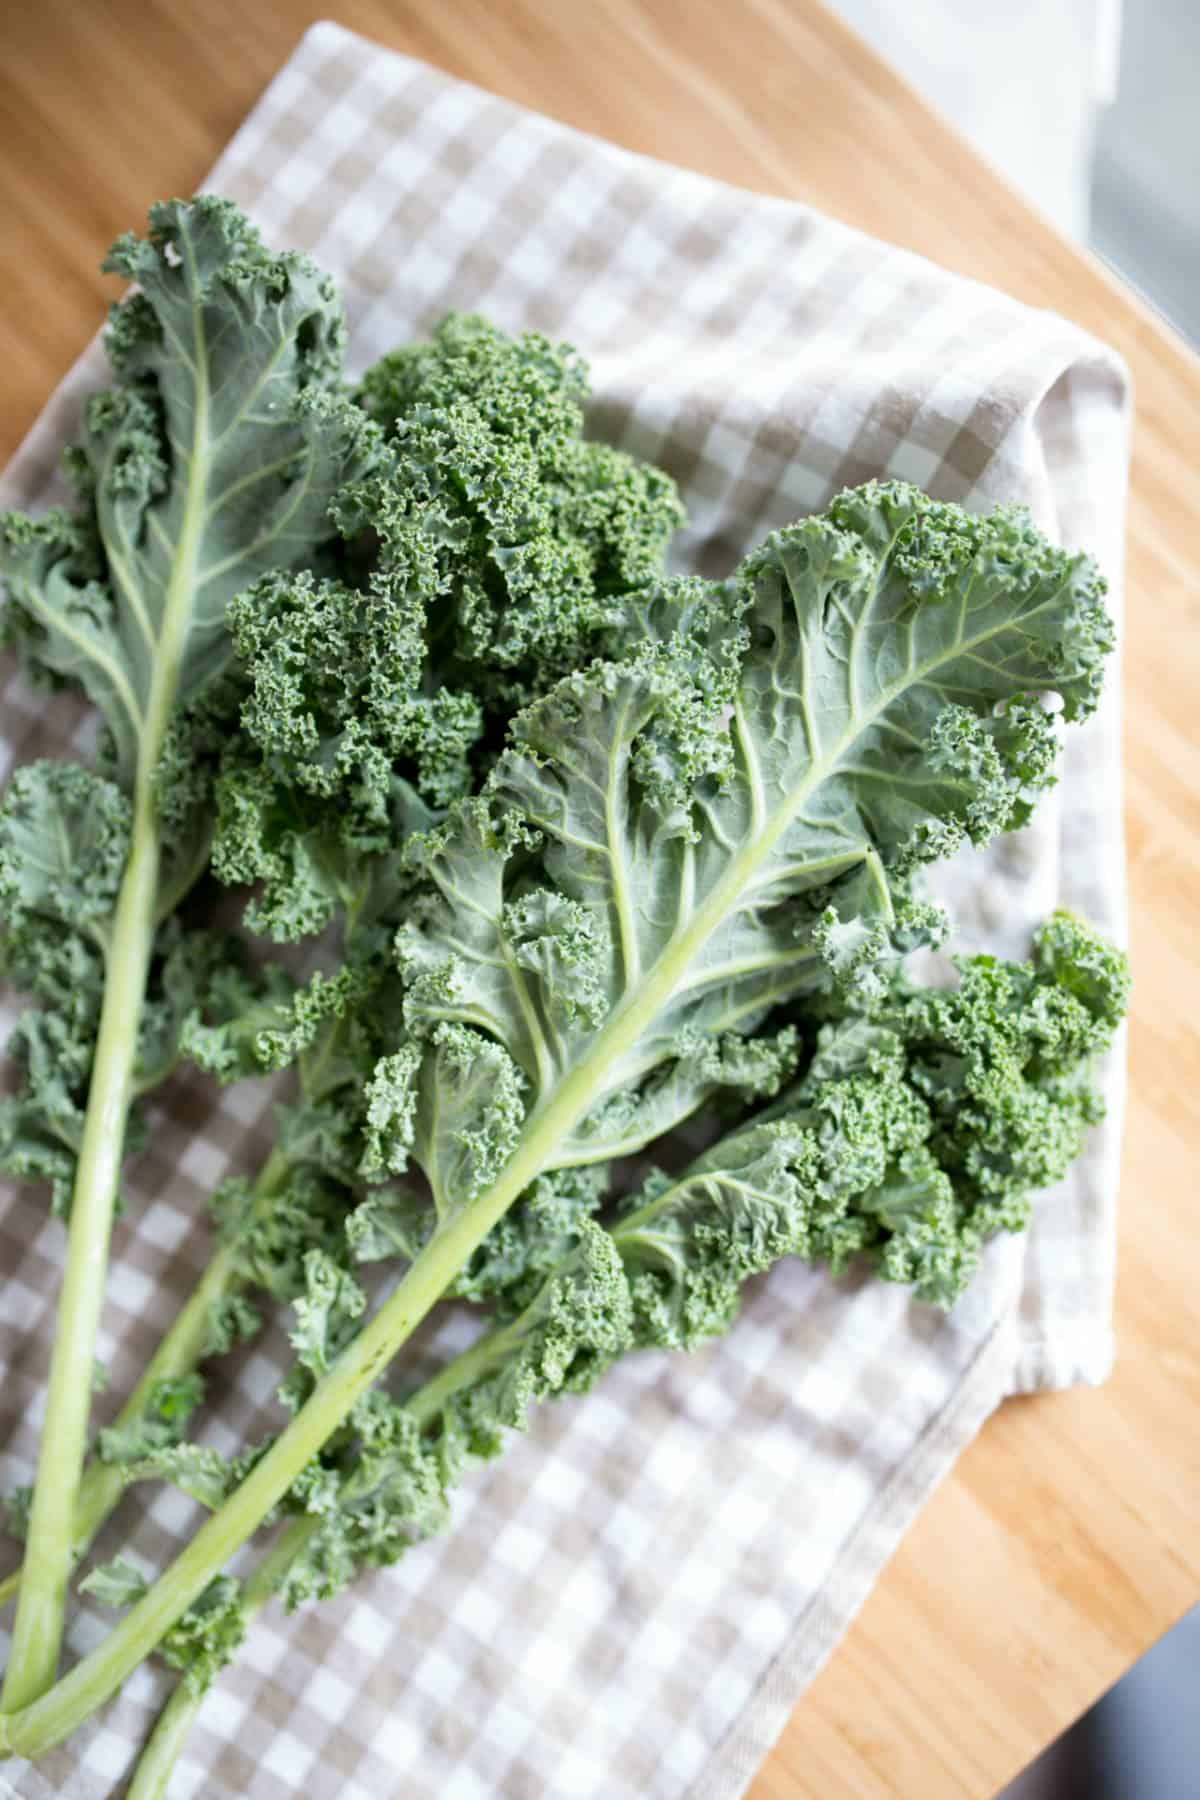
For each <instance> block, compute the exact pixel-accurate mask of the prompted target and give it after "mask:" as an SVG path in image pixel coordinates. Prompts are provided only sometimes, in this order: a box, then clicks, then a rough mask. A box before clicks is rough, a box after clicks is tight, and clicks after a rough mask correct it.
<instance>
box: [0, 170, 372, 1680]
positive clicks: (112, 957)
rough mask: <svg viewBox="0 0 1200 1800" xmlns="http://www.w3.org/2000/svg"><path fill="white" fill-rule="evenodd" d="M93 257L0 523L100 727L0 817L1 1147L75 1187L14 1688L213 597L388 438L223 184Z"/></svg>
mask: <svg viewBox="0 0 1200 1800" xmlns="http://www.w3.org/2000/svg"><path fill="white" fill-rule="evenodd" d="M105 266H106V268H108V269H110V270H111V271H112V272H114V273H116V274H120V275H124V276H126V277H128V278H130V279H132V280H135V281H136V282H137V284H138V291H137V292H136V293H135V294H134V295H133V296H132V297H131V298H129V299H128V300H126V301H125V302H124V303H123V305H121V306H120V307H118V308H116V309H115V311H114V313H113V317H112V323H111V326H110V330H109V333H108V340H107V347H108V352H109V358H110V361H111V363H112V367H113V372H114V375H115V378H116V379H115V385H114V386H113V387H112V388H110V389H109V390H107V391H106V392H104V393H101V394H97V395H94V396H93V397H92V399H91V400H90V401H89V402H88V404H87V407H86V409H85V415H84V422H83V437H82V440H81V442H80V443H79V445H78V446H77V447H76V448H75V449H74V451H73V452H72V455H71V460H70V467H71V472H72V475H73V477H74V479H75V484H76V487H77V490H78V492H79V495H80V500H81V505H80V509H79V511H78V512H76V513H67V512H64V511H61V510H60V511H56V512H51V513H49V514H48V515H47V516H46V517H45V518H42V519H31V518H27V517H24V516H22V515H17V514H11V515H8V516H7V517H6V518H5V519H4V520H3V521H2V522H0V577H2V578H3V582H4V585H5V588H6V591H7V607H6V611H5V614H4V627H5V632H6V635H7V636H8V638H9V639H11V640H13V641H15V642H16V643H17V644H18V646H19V648H20V650H21V652H22V654H23V656H24V660H25V663H26V667H27V668H28V670H29V671H30V673H31V675H32V676H33V677H34V678H35V679H40V680H42V681H43V682H44V683H47V684H48V685H50V686H51V687H56V686H61V685H63V684H68V683H69V684H72V685H75V686H77V687H79V688H81V689H82V691H83V692H84V694H85V695H86V696H87V698H88V699H89V700H90V701H91V702H92V703H93V705H94V706H95V707H96V709H97V710H98V712H99V715H100V718H101V720H102V723H103V728H104V758H103V760H104V774H103V776H98V775H95V774H92V773H91V772H89V771H86V770H83V769H71V768H69V767H66V766H64V767H60V768H57V769H54V768H50V767H48V766H46V765H37V766H35V767H34V768H32V769H30V770H27V771H24V772H22V773H21V774H20V775H18V777H17V780H16V781H15V782H14V783H13V784H12V785H11V786H10V789H9V793H8V795H7V796H6V800H5V803H4V807H3V817H2V819H0V893H2V894H3V897H4V901H5V903H6V916H7V917H8V920H9V924H8V930H7V937H8V948H7V951H6V956H7V961H8V966H9V969H10V970H11V971H12V972H13V973H14V974H16V975H17V976H18V978H22V977H24V978H25V979H27V980H29V981H30V985H32V986H33V988H34V991H35V992H36V993H38V995H39V997H40V998H42V999H43V1001H45V1002H46V1003H47V1011H46V1014H45V1017H44V1023H43V1024H42V1025H41V1026H35V1025H33V1024H31V1023H30V1022H28V1021H27V1022H26V1023H25V1024H24V1026H23V1027H22V1031H21V1038H20V1046H19V1051H20V1054H21V1055H22V1057H23V1060H24V1061H25V1063H26V1067H27V1069H28V1073H29V1079H28V1082H27V1085H26V1089H25V1092H24V1094H23V1095H22V1096H19V1097H18V1099H17V1101H16V1103H15V1104H10V1105H9V1106H8V1107H6V1110H5V1116H4V1118H3V1120H2V1121H0V1153H2V1154H3V1155H4V1158H5V1161H6V1162H7V1164H8V1166H9V1167H11V1168H13V1169H15V1170H16V1171H17V1172H20V1173H23V1174H42V1175H45V1176H47V1177H48V1178H49V1179H50V1181H51V1183H52V1186H53V1189H54V1193H55V1197H56V1201H57V1202H58V1204H59V1205H60V1206H65V1203H66V1197H67V1193H68V1190H69V1189H71V1190H73V1193H72V1199H71V1220H70V1239H69V1249H68V1257H67V1266H66V1273H65V1278H64V1285H63V1293H62V1303H61V1310H60V1330H59V1334H58V1337H57V1339H56V1343H55V1351H54V1358H53V1363H52V1368H51V1376H50V1393H49V1401H48V1407H47V1416H46V1425H45V1429H44V1432H43V1438H42V1449H41V1454H40V1459H39V1479H38V1482H37V1486H36V1490H35V1498H34V1503H33V1508H32V1512H31V1516H30V1525H29V1546H30V1565H29V1566H30V1569H31V1571H33V1572H34V1574H33V1578H32V1579H30V1580H27V1581H26V1582H24V1583H23V1584H22V1589H21V1601H20V1607H19V1610H18V1614H17V1622H16V1627H15V1633H16V1635H15V1641H14V1652H13V1658H12V1661H11V1663H10V1665H9V1671H8V1677H7V1681H6V1685H5V1690H4V1693H5V1703H6V1704H11V1705H16V1704H21V1703H23V1702H25V1701H28V1700H30V1699H32V1698H33V1697H34V1696H36V1695H37V1694H38V1693H40V1692H41V1691H42V1690H43V1689H44V1688H45V1687H47V1686H48V1685H49V1683H50V1682H51V1681H52V1680H53V1676H54V1672H55V1668H56V1666H57V1661H58V1653H59V1645H60V1641H61V1636H62V1616H63V1598H64V1593H65V1587H66V1578H67V1574H68V1571H69V1567H70V1555H71V1521H72V1513H73V1510H74V1506H75V1501H76V1490H77V1487H78V1482H79V1473H80V1467H81V1464H82V1460H83V1452H84V1441H85V1435H86V1429H87V1395H88V1384H87V1378H86V1371H87V1370H88V1369H90V1367H91V1362H92V1356H93V1349H94V1344H95V1337H96V1329H97V1324H98V1318H99V1309H100V1301H101V1296H102V1293H103V1286H104V1272H105V1266H106V1260H107V1248H108V1240H109V1234H110V1230H111V1224H112V1216H113V1208H114V1204H115V1200H116V1192H117V1182H118V1176H119V1170H120V1166H121V1162H122V1159H123V1156H124V1154H125V1149H126V1121H127V1118H128V1115H129V1110H130V1106H131V1103H132V1101H133V1098H134V1096H135V1091H136V1087H137V1063H138V1055H139V1047H140V1023H141V1018H142V1010H143V1005H144V1004H145V1003H146V1002H147V1000H148V999H149V1000H150V1001H151V1004H153V997H152V995H151V994H150V993H149V992H148V989H149V984H150V983H151V981H152V979H153V972H154V967H155V964H156V960H157V959H158V956H159V949H158V945H157V941H156V938H157V933H158V930H159V928H160V927H161V925H162V923H163V920H164V919H166V918H168V917H169V916H170V914H171V913H172V912H173V911H174V909H175V907H176V906H177V905H178V903H179V901H180V900H181V899H182V898H183V896H184V894H185V893H186V892H187V890H188V889H189V887H190V886H191V885H192V884H193V883H194V881H195V880H196V878H197V877H198V876H199V874H200V873H201V872H202V870H203V868H204V865H205V862H206V860H207V845H208V835H209V823H210V822H209V821H208V820H207V819H206V818H205V817H204V816H203V808H202V807H201V806H199V805H198V802H199V801H200V800H202V798H203V796H204V793H205V791H206V784H205V782H204V781H200V782H197V780H196V779H195V777H194V775H193V774H192V773H191V772H190V769H189V768H188V765H189V763H190V761H191V758H189V756H188V754H187V753H186V752H185V751H184V750H183V748H182V746H183V743H184V742H185V741H187V740H189V739H194V741H195V744H196V747H197V748H200V747H201V741H202V740H205V734H206V733H207V738H208V739H211V736H212V725H211V721H208V722H207V723H205V724H204V725H203V727H202V726H201V723H200V721H201V720H202V718H203V714H204V708H205V701H206V696H209V695H211V693H212V692H213V690H214V689H215V687H216V686H217V685H218V684H219V683H220V681H221V677H222V673H223V671H224V669H225V667H226V665H227V663H228V660H229V657H230V655H231V653H232V641H231V638H230V635H229V632H228V631H227V629H226V625H225V611H226V607H227V605H228V603H229V601H230V600H231V599H232V597H233V596H234V595H235V594H236V593H237V592H238V591H239V590H240V589H242V588H244V587H245V586H246V584H247V583H248V582H250V581H251V580H253V579H254V577H255V576H257V575H259V574H263V573H265V572H266V571H268V570H271V569H280V568H282V569H289V570H290V569H295V568H302V567H306V566H308V565H310V564H311V563H312V562H313V561H314V559H315V558H316V557H317V555H318V553H319V550H320V546H321V544H322V542H323V541H324V540H327V539H328V538H329V537H330V536H331V535H332V527H331V524H330V522H329V511H330V506H331V503H332V500H333V497H334V495H335V493H336V492H337V491H338V489H339V488H340V487H341V486H343V485H344V484H345V483H346V482H347V481H348V480H350V479H351V478H352V477H355V476H361V475H362V474H364V473H365V472H366V470H367V469H368V468H369V466H370V464H371V462H372V461H373V459H374V458H375V456H376V455H377V454H378V439H379V434H378V431H377V430H376V428H375V427H374V426H373V425H372V424H371V422H370V421H369V420H368V419H367V418H366V416H365V414H364V413H363V411H362V410H361V409H360V408H358V407H355V406H353V405H352V404H351V403H350V402H349V401H348V399H346V398H345V397H344V396H343V395H342V393H341V392H340V383H341V359H342V352H343V347H344V339H345V328H344V324H343V320H342V313H341V307H340V303H339V301H338V299H337V296H336V294H335V293H334V290H333V287H332V284H331V283H330V282H329V280H328V278H327V277H326V276H324V275H322V274H321V273H320V272H319V271H318V270H317V269H315V268H314V267H313V266H312V265H311V264H310V263H308V262H306V261H305V260H304V259H303V258H302V257H297V256H273V255H271V254H270V253H269V252H268V251H267V250H266V249H265V248H264V247H263V245H262V243H261V242H260V241H259V239H258V237H257V235H256V233H255V232H254V230H253V228H252V227H251V226H250V225H249V224H248V223H247V221H246V220H245V219H244V218H243V217H242V215H241V214H240V213H238V212H237V210H236V209H235V208H234V207H232V206H231V205H230V204H229V203H228V202H226V201H221V200H213V199H200V200H196V201H193V202H191V203H184V202H181V201H172V202H169V203H167V204H165V205H161V206H158V207H155V208H154V210H153V212H152V213H151V230H150V235H149V237H148V238H147V239H145V240H141V239H137V238H134V237H132V236H131V237H126V238H122V239H121V241H120V242H119V243H118V244H117V245H116V246H115V247H114V249H113V251H112V254H111V256H110V258H109V260H108V262H107V263H106V265H105ZM183 770H188V772H187V773H186V774H185V775H184V776H183V788H182V790H176V791H175V792H173V793H172V792H170V788H171V775H172V773H173V772H174V773H179V772H180V771H183ZM64 934H65V937H64ZM71 958H73V959H74V962H75V964H76V965H77V966H78V965H86V976H87V979H86V984H85V988H84V992H83V994H82V995H81V996H80V997H79V998H77V999H76V1000H75V1001H74V1003H71V1002H70V1001H69V1000H68V999H65V998H64V996H63V994H62V992H61V990H62V986H63V975H64V972H65V968H66V965H67V962H68V960H69V959H71ZM80 972H81V973H82V972H84V971H83V970H82V969H80ZM48 990H49V991H48ZM47 1052H53V1054H52V1055H51V1054H47ZM168 1060H169V1058H168ZM54 1065H57V1070H58V1072H57V1074H54V1073H51V1072H49V1071H50V1070H51V1069H52V1068H53V1066H54Z"/></svg>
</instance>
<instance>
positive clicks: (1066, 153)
mask: <svg viewBox="0 0 1200 1800" xmlns="http://www.w3.org/2000/svg"><path fill="white" fill-rule="evenodd" d="M831 4H832V5H833V7H834V10H835V11H836V12H839V13H840V14H841V15H842V17H843V18H844V19H845V20H846V22H847V24H849V25H852V26H853V27H854V29H855V30H856V31H857V32H858V33H859V34H860V36H862V37H864V38H865V39H866V40H867V42H868V43H869V44H871V45H872V47H873V48H874V49H875V50H876V51H877V53H878V54H879V55H880V56H882V57H884V59H885V60H886V61H887V62H889V63H891V64H892V66H893V68H895V69H896V70H897V72H898V73H899V74H900V75H902V76H903V77H904V79H905V80H906V81H907V82H909V84H910V85H911V86H912V87H914V88H915V89H916V90H917V92H918V93H919V94H920V95H921V97H922V99H924V100H926V101H927V102H928V103H929V105H930V106H932V107H933V109H934V110H935V111H936V112H938V113H940V114H941V116H942V117H943V118H944V119H946V120H948V121H949V123H950V124H951V125H954V126H955V127H956V128H957V129H958V130H959V131H961V132H962V134H963V136H964V137H966V138H967V139H969V140H970V142H971V144H972V145H973V146H974V148H975V149H976V150H978V151H979V153H980V155H981V156H983V157H985V158H986V159H987V161H988V162H990V163H991V164H992V166H993V167H994V168H996V169H998V170H999V171H1000V173H1001V174H1002V175H1004V176H1006V177H1007V179H1008V180H1009V181H1011V182H1012V183H1013V185H1014V186H1015V187H1017V188H1019V189H1020V191H1021V193H1022V194H1023V195H1024V196H1025V198H1026V199H1027V200H1029V201H1031V202H1032V203H1033V205H1035V206H1036V207H1037V208H1038V210H1039V211H1040V212H1042V213H1044V214H1045V215H1046V216H1047V217H1048V218H1050V219H1051V220H1052V221H1053V222H1054V224H1056V225H1057V226H1058V227H1059V229H1060V230H1061V231H1065V232H1067V233H1069V234H1070V236H1072V237H1079V238H1082V237H1085V236H1086V235H1087V226H1088V188H1089V185H1090V172H1091V159H1092V142H1093V134H1094V124H1095V114H1096V108H1097V106H1100V105H1104V104H1105V103H1106V102H1107V101H1108V100H1110V99H1111V97H1112V93H1113V91H1114V88H1115V75H1116V68H1117V63H1118V60H1119V46H1120V18H1121V0H1001V3H1000V4H995V3H993V4H990V5H985V4H980V0H974V3H973V4H970V3H969V4H967V5H964V4H963V3H962V0H905V4H902V5H899V6H898V5H897V4H896V0H831Z"/></svg>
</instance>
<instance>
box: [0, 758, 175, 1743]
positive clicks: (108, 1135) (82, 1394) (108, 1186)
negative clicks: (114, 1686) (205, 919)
mask: <svg viewBox="0 0 1200 1800" xmlns="http://www.w3.org/2000/svg"><path fill="white" fill-rule="evenodd" d="M138 786H139V789H142V788H143V787H146V788H148V786H149V784H148V782H143V781H141V780H139V783H138ZM158 867H159V837H158V826H157V822H156V819H155V816H154V802H153V795H152V794H151V793H150V792H149V791H147V792H143V793H139V796H138V799H137V801H135V810H134V830H133V840H132V844H131V846H130V853H129V861H128V863H127V864H126V868H125V874H124V877H123V878H122V882H121V889H120V893H119V895H118V898H117V907H116V913H115V916H114V919H113V931H112V940H111V950H110V953H109V959H108V969H107V975H106V980H105V988H104V1001H103V1005H102V1007H101V1012H100V1029H99V1034H98V1036H97V1039H96V1056H95V1061H94V1063H93V1065H92V1079H91V1085H90V1088H89V1091H88V1104H87V1114H86V1117H85V1120H84V1126H83V1136H82V1140H81V1143H80V1149H79V1164H78V1168H77V1171H76V1176H75V1185H74V1189H73V1192H72V1196H71V1215H70V1226H69V1230H68V1237H67V1265H66V1272H65V1275H64V1278H63V1285H62V1292H61V1295H60V1298H59V1305H58V1328H57V1334H56V1337H55V1341H54V1353H53V1357H52V1360H51V1364H50V1385H49V1392H48V1396H47V1401H46V1420H45V1424H44V1426H43V1428H42V1441H41V1449H40V1452H39V1457H38V1466H37V1480H36V1483H35V1486H34V1494H33V1505H32V1508H31V1510H30V1516H29V1537H28V1543H27V1546H26V1550H25V1564H24V1575H23V1577H22V1580H21V1593H20V1600H19V1603H18V1606H17V1618H16V1625H15V1628H14V1633H13V1645H12V1657H11V1660H10V1662H9V1666H8V1675H7V1678H6V1680H5V1683H4V1694H3V1704H4V1706H5V1707H6V1708H13V1709H17V1708H20V1707H22V1706H26V1705H28V1704H29V1703H30V1701H32V1700H36V1699H37V1697H38V1695H39V1694H41V1693H44V1692H45V1690H46V1689H47V1688H48V1687H49V1686H50V1684H51V1683H52V1682H53V1680H54V1676H55V1671H56V1669H57V1667H58V1657H59V1650H60V1648H61V1645H62V1634H63V1621H64V1614H65V1610H66V1598H67V1584H68V1581H69V1579H70V1574H71V1567H72V1561H73V1554H72V1543H73V1538H74V1519H75V1510H76V1504H77V1496H78V1492H79V1480H80V1474H81V1472H82V1469H83V1460H84V1453H85V1451H86V1448H87V1430H88V1411H89V1401H90V1398H91V1386H92V1367H93V1362H94V1359H95V1351H96V1336H97V1332H98V1330H99V1325H100V1310H101V1307H102V1305H103V1301H104V1287H105V1276H106V1272H107V1269H108V1254H109V1242H110V1239H111V1236H112V1222H113V1214H114V1211H115V1206H116V1196H117V1184H118V1181H119V1178H120V1172H121V1159H122V1155H123V1153H124V1147H125V1127H126V1123H127V1121H128V1117H129V1108H130V1105H131V1103H132V1099H133V1068H134V1062H135V1060H136V1057H137V1047H138V1023H139V1020H140V1017H141V1010H142V1003H143V1000H144V997H145V991H146V976H147V972H148V970H149V966H150V954H151V950H152V947H153V943H154V909H155V902H156V899H157V888H158Z"/></svg>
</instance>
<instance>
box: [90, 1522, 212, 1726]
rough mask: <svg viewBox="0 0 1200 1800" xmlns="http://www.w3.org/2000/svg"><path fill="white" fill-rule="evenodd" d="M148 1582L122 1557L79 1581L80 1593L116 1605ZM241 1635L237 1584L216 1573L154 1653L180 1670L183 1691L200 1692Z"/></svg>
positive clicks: (129, 1600)
mask: <svg viewBox="0 0 1200 1800" xmlns="http://www.w3.org/2000/svg"><path fill="white" fill-rule="evenodd" d="M149 1587H150V1584H149V1582H148V1581H147V1580H146V1578H145V1576H144V1575H143V1574H142V1572H141V1570H140V1569H139V1568H138V1567H137V1566H136V1565H135V1564H134V1563H131V1562H130V1561H129V1560H128V1558H126V1557H123V1556H117V1557H114V1558H113V1560H112V1561H111V1562H108V1563H101V1564H100V1565H99V1566H98V1567H96V1568H94V1569H92V1570H91V1571H90V1572H89V1573H88V1574H87V1575H85V1576H84V1578H83V1580H82V1581H81V1582H80V1583H79V1591H80V1593H81V1594H90V1595H91V1597H92V1598H93V1599H94V1600H98V1601H99V1602H100V1604H101V1606H111V1607H113V1608H115V1609H117V1610H123V1609H124V1608H126V1607H129V1606H133V1605H134V1604H135V1603H136V1602H137V1601H139V1600H141V1599H142V1598H143V1596H144V1595H145V1594H147V1593H148V1592H149ZM245 1636H246V1614H245V1607H244V1604H243V1599H242V1585H241V1583H240V1582H239V1581H236V1580H235V1579H234V1578H233V1576H232V1575H218V1576H217V1578H216V1580H215V1581H210V1582H209V1584H208V1586H207V1587H206V1588H205V1589H204V1592H203V1593H202V1594H201V1595H200V1597H199V1599H198V1600H194V1601H193V1602H192V1604H191V1606H189V1607H188V1609H187V1611H186V1612H184V1613H183V1615H182V1616H181V1617H180V1618H179V1619H178V1620H177V1621H176V1623H175V1624H174V1625H173V1626H172V1627H171V1629H170V1631H168V1632H167V1633H166V1635H165V1637H164V1638H163V1640H162V1643H161V1644H160V1645H159V1652H160V1654H161V1655H162V1658H163V1660H164V1662H167V1663H169V1664H170V1666H171V1667H172V1668H173V1669H178V1670H179V1672H180V1674H181V1675H182V1677H183V1682H184V1685H185V1687H186V1688H187V1690H188V1692H189V1693H191V1694H194V1695H196V1696H197V1697H199V1696H200V1695H201V1694H204V1693H206V1692H207V1691H208V1689H209V1688H210V1687H211V1685H212V1683H213V1681H214V1680H215V1679H216V1677H217V1676H218V1675H219V1674H220V1672H221V1670H222V1669H223V1668H224V1667H225V1665H226V1663H228V1662H231V1661H232V1660H233V1658H234V1657H235V1656H236V1655H237V1653H238V1651H239V1649H240V1648H241V1646H242V1643H243V1642H244V1640H245Z"/></svg>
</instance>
